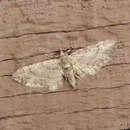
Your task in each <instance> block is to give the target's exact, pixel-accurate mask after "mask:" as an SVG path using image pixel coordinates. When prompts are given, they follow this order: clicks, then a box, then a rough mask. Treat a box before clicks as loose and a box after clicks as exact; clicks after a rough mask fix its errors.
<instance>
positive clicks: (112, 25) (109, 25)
mask: <svg viewBox="0 0 130 130" xmlns="http://www.w3.org/2000/svg"><path fill="white" fill-rule="evenodd" d="M129 24H130V22H126V23H123V22H122V23H116V24H108V25H104V26H95V27H88V28H84V29H77V30H76V29H73V30H60V31H46V32H35V33H34V32H32V33H24V34H20V35H15V36H7V37H1V38H0V39H10V38H19V37H22V36H26V35H41V34H53V33H70V32H80V31H88V30H94V29H101V28H106V27H114V26H122V25H123V26H124V25H129Z"/></svg>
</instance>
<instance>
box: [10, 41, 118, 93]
mask: <svg viewBox="0 0 130 130" xmlns="http://www.w3.org/2000/svg"><path fill="white" fill-rule="evenodd" d="M116 43H117V41H114V40H105V41H100V42H98V43H97V44H95V45H90V46H88V47H84V48H82V49H78V50H76V51H75V52H73V53H71V54H70V55H69V54H67V53H64V52H63V51H62V50H61V52H60V57H59V58H58V59H50V60H45V61H43V62H39V63H36V64H32V65H29V66H24V67H22V68H20V69H18V70H17V71H16V72H15V73H14V74H13V75H12V77H13V79H14V80H16V81H17V82H19V83H21V84H23V85H25V86H27V87H43V88H47V89H49V90H50V91H54V90H56V89H57V88H59V87H60V86H62V85H63V83H64V81H65V80H66V81H67V82H68V84H69V85H70V86H71V87H73V88H76V84H77V79H80V78H82V77H84V76H85V75H86V74H89V75H95V74H96V73H97V72H99V70H100V69H101V67H103V66H104V65H106V64H107V63H108V62H109V61H110V59H111V57H112V52H113V50H114V48H115V45H116Z"/></svg>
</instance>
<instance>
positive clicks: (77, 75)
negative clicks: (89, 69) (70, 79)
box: [73, 69, 80, 79]
mask: <svg viewBox="0 0 130 130" xmlns="http://www.w3.org/2000/svg"><path fill="white" fill-rule="evenodd" d="M73 71H74V77H75V78H76V79H80V74H79V73H78V71H76V70H74V69H73Z"/></svg>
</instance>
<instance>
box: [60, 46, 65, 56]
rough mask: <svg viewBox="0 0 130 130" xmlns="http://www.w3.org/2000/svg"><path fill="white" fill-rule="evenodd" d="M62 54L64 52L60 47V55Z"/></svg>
mask: <svg viewBox="0 0 130 130" xmlns="http://www.w3.org/2000/svg"><path fill="white" fill-rule="evenodd" d="M63 55H64V52H63V50H62V48H60V56H63Z"/></svg>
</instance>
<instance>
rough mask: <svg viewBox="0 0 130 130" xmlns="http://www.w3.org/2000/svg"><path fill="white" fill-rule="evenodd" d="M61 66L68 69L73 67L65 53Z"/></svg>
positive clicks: (61, 59)
mask: <svg viewBox="0 0 130 130" xmlns="http://www.w3.org/2000/svg"><path fill="white" fill-rule="evenodd" d="M60 62H61V66H62V68H63V69H67V68H70V67H71V63H70V61H69V58H68V55H67V54H64V55H62V56H61V58H60Z"/></svg>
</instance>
